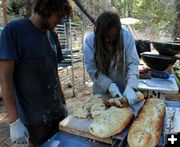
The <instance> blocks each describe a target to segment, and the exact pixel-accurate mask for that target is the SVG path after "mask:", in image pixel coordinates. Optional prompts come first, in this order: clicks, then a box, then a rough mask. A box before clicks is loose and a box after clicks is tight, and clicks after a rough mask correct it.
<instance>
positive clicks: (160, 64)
mask: <svg viewBox="0 0 180 147" xmlns="http://www.w3.org/2000/svg"><path fill="white" fill-rule="evenodd" d="M141 57H142V59H143V61H144V62H145V63H146V65H147V66H149V67H150V68H151V69H154V70H159V71H164V70H166V69H167V68H168V67H169V66H172V65H173V64H174V63H175V62H176V60H177V58H178V57H177V58H176V57H175V56H173V57H172V56H164V55H158V54H153V53H151V52H148V53H147V52H144V53H142V54H141ZM179 59H180V57H179Z"/></svg>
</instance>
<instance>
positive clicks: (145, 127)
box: [127, 98, 166, 147]
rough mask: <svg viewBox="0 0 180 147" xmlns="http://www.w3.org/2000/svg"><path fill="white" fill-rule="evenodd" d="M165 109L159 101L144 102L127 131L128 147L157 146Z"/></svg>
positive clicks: (149, 100)
mask: <svg viewBox="0 0 180 147" xmlns="http://www.w3.org/2000/svg"><path fill="white" fill-rule="evenodd" d="M165 107H166V106H165V103H164V101H163V100H161V99H157V98H151V99H147V100H146V101H145V104H144V106H143V107H142V109H141V110H140V113H139V114H138V116H137V117H136V119H135V121H134V122H133V123H132V125H131V127H130V129H129V133H128V138H127V140H128V144H129V146H130V147H155V146H157V144H158V142H159V139H160V136H161V131H162V127H163V123H164V116H165Z"/></svg>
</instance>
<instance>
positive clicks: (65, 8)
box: [34, 0, 72, 17]
mask: <svg viewBox="0 0 180 147" xmlns="http://www.w3.org/2000/svg"><path fill="white" fill-rule="evenodd" d="M71 9H72V8H71V6H70V4H69V2H68V0H34V13H38V14H39V15H41V16H42V17H49V16H50V15H51V14H52V13H53V12H60V13H63V14H64V15H65V16H67V17H69V16H70V15H71V13H72V12H71Z"/></svg>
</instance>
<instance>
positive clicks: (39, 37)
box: [0, 19, 64, 124]
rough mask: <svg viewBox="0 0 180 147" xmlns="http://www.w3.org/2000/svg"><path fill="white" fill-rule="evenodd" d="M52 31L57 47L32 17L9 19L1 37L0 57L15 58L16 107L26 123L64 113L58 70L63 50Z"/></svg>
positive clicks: (52, 119)
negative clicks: (34, 22)
mask: <svg viewBox="0 0 180 147" xmlns="http://www.w3.org/2000/svg"><path fill="white" fill-rule="evenodd" d="M50 34H51V35H50V36H51V40H53V44H54V45H55V47H56V50H57V51H55V50H54V49H53V48H52V47H51V45H50V43H49V41H48V37H47V33H46V32H42V31H40V30H39V29H38V28H36V27H35V26H34V25H33V23H32V22H31V21H30V20H29V19H20V20H16V21H13V22H11V23H9V24H8V25H7V26H6V27H5V28H4V30H3V31H2V34H1V37H0V60H13V61H15V68H14V85H15V89H16V102H17V110H18V115H19V117H20V119H21V120H22V121H23V122H24V123H25V124H41V123H48V122H51V121H55V120H56V119H57V120H58V119H59V120H60V119H62V117H63V115H64V114H63V113H64V112H63V105H62V101H61V100H60V93H59V88H60V83H59V77H58V72H57V62H58V59H59V61H60V60H61V59H62V52H61V49H60V44H59V41H58V38H57V35H56V34H55V33H54V32H50ZM57 57H58V58H57Z"/></svg>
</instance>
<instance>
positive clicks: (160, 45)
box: [152, 42, 180, 56]
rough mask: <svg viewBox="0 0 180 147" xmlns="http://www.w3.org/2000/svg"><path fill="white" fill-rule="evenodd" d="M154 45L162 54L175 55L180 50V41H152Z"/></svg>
mask: <svg viewBox="0 0 180 147" xmlns="http://www.w3.org/2000/svg"><path fill="white" fill-rule="evenodd" d="M152 44H153V47H154V48H155V49H156V50H157V51H158V52H159V54H160V55H165V56H174V55H176V54H177V53H179V52H180V44H179V43H171V42H169V43H168V42H152Z"/></svg>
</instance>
